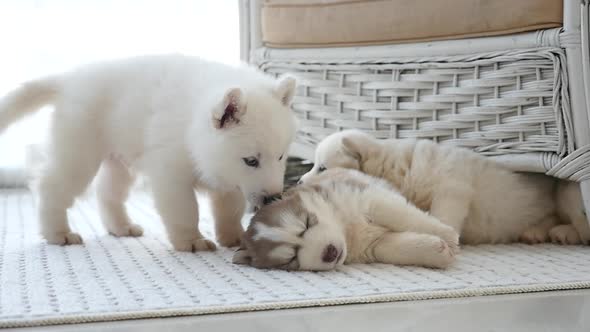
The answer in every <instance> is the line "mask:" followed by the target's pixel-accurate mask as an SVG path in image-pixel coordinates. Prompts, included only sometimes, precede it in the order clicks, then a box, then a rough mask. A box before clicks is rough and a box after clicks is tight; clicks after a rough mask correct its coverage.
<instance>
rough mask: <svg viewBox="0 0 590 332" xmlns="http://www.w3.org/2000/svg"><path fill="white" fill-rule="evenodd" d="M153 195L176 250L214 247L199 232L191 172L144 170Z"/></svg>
mask: <svg viewBox="0 0 590 332" xmlns="http://www.w3.org/2000/svg"><path fill="white" fill-rule="evenodd" d="M147 173H148V175H149V178H150V184H151V187H152V191H153V195H154V203H155V206H156V209H157V210H158V213H159V214H160V216H161V217H162V222H163V223H164V226H165V227H166V231H167V232H168V238H169V239H170V242H171V243H172V246H173V247H174V249H176V250H179V251H193V252H194V251H203V250H215V244H214V243H213V242H211V241H210V240H207V239H206V238H204V237H203V235H202V234H201V232H200V231H199V227H198V223H199V205H198V203H197V198H196V196H195V190H194V188H193V179H192V177H191V176H190V174H191V173H190V172H188V173H187V172H184V174H189V175H188V176H182V175H181V174H183V172H182V171H180V170H177V173H176V174H171V173H170V172H169V171H167V170H166V169H164V168H156V169H150V170H148V171H147Z"/></svg>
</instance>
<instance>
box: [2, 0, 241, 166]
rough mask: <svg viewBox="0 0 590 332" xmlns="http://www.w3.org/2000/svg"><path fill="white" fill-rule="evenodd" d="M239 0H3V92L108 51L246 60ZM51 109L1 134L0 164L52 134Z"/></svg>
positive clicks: (12, 162) (110, 54)
mask: <svg viewBox="0 0 590 332" xmlns="http://www.w3.org/2000/svg"><path fill="white" fill-rule="evenodd" d="M238 27H239V22H238V0H0V43H1V44H0V45H1V46H0V95H3V94H4V93H6V92H7V91H8V90H9V89H11V88H13V87H15V86H16V85H17V84H18V83H19V82H22V81H24V80H27V79H31V78H35V77H37V76H41V75H44V74H48V73H54V72H59V71H63V70H67V69H69V68H71V67H73V66H76V65H79V64H83V63H87V62H93V61H100V60H102V59H109V58H117V57H125V56H133V55H140V54H152V53H177V52H178V53H184V54H191V55H199V56H202V57H205V58H208V59H213V60H216V61H221V62H226V63H236V62H238V61H239V52H240V47H239V31H238V30H239V28H238ZM50 111H51V110H50V109H44V110H43V111H42V112H40V113H39V115H38V116H35V117H32V118H30V119H27V120H26V121H23V122H21V123H19V124H18V125H15V126H13V127H11V128H10V129H9V130H7V131H6V132H4V133H3V134H2V135H1V136H0V169H1V168H8V167H19V166H21V165H22V164H23V162H24V152H25V145H26V144H30V143H34V142H39V141H41V140H42V139H43V138H44V134H45V125H46V124H47V119H48V117H47V115H48V114H49V112H50Z"/></svg>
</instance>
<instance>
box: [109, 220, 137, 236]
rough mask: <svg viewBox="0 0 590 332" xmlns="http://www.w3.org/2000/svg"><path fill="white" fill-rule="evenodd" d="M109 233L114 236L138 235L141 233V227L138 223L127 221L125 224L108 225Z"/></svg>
mask: <svg viewBox="0 0 590 332" xmlns="http://www.w3.org/2000/svg"><path fill="white" fill-rule="evenodd" d="M109 234H111V235H114V236H116V237H121V236H132V237H138V236H142V235H143V228H142V227H141V226H139V225H138V224H133V223H129V224H126V225H120V226H118V227H110V228H109Z"/></svg>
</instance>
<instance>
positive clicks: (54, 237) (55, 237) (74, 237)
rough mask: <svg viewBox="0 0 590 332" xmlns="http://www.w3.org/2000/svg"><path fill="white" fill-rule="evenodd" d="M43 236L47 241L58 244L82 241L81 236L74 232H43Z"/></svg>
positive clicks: (80, 242)
mask: <svg viewBox="0 0 590 332" xmlns="http://www.w3.org/2000/svg"><path fill="white" fill-rule="evenodd" d="M43 237H44V238H45V240H47V243H49V244H57V245H60V246H64V245H70V244H82V243H83V241H82V237H81V236H80V235H79V234H78V233H74V232H65V233H63V232H58V233H45V234H43Z"/></svg>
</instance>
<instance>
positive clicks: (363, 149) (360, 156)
mask: <svg viewBox="0 0 590 332" xmlns="http://www.w3.org/2000/svg"><path fill="white" fill-rule="evenodd" d="M378 149H379V143H378V142H377V140H376V139H374V138H373V137H371V136H369V135H367V134H365V133H360V132H359V133H354V134H353V135H349V136H345V137H342V150H344V153H346V154H347V155H349V156H351V157H352V158H354V159H356V160H357V161H359V162H360V161H363V160H366V159H368V156H369V155H370V154H372V153H375V152H376V151H378Z"/></svg>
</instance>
